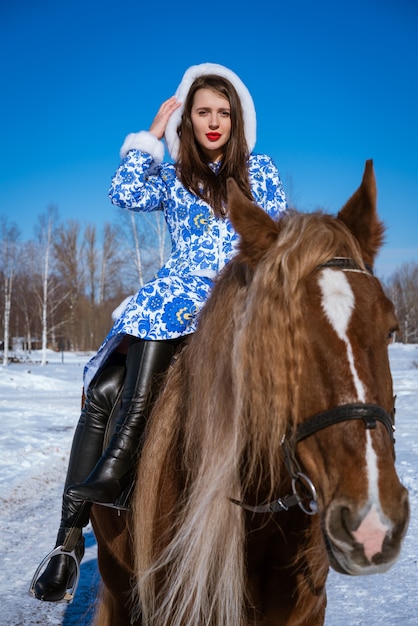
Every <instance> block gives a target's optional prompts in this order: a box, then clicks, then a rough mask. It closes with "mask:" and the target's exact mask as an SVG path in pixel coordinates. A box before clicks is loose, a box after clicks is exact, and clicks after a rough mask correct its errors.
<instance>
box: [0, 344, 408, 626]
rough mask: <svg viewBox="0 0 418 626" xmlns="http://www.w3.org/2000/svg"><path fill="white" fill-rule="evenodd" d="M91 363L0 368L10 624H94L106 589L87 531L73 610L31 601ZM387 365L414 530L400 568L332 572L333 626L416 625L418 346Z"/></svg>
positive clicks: (0, 589) (3, 570)
mask: <svg viewBox="0 0 418 626" xmlns="http://www.w3.org/2000/svg"><path fill="white" fill-rule="evenodd" d="M87 358H88V355H85V354H81V355H75V354H70V353H65V354H64V355H61V353H53V352H50V353H49V354H48V364H47V365H46V366H45V367H41V366H40V365H39V355H38V354H37V353H32V355H31V359H32V362H29V361H28V362H26V363H21V364H12V365H9V366H8V367H1V366H0V520H1V521H0V529H1V530H0V563H1V566H0V622H1V623H2V624H7V626H32V625H35V624H42V626H48V625H59V624H61V625H63V626H76V625H77V626H84V625H85V626H87V625H88V624H90V620H91V616H92V610H93V606H94V602H95V597H96V593H97V588H98V582H99V574H98V570H97V560H96V544H95V539H94V536H93V533H92V531H91V528H90V527H88V528H87V529H86V532H85V536H86V544H87V551H86V556H85V558H84V559H83V561H82V565H81V580H80V585H79V588H78V591H77V594H76V598H75V600H74V602H73V603H72V604H71V605H63V604H50V603H47V602H38V601H37V600H35V599H33V598H32V597H30V596H29V594H28V588H29V584H30V581H31V578H32V575H33V573H34V571H35V568H36V567H37V565H38V563H39V562H40V560H41V559H42V558H43V557H44V556H45V554H46V553H47V552H48V551H49V550H50V549H52V547H53V545H54V540H55V534H56V529H57V526H58V522H59V516H60V501H61V489H62V485H63V481H64V477H65V472H66V465H67V460H68V455H69V449H70V445H71V440H72V435H73V432H74V428H75V425H76V422H77V419H78V415H79V409H80V395H81V380H82V371H83V366H84V363H85V362H86V360H87ZM390 359H391V365H392V373H393V379H394V387H395V392H396V394H397V416H396V421H397V432H396V439H397V444H396V446H397V448H396V449H397V467H398V472H399V475H400V477H401V480H402V482H403V483H404V484H405V486H406V487H407V488H408V489H409V494H410V501H411V522H410V527H409V531H408V535H407V537H406V540H405V543H404V547H403V551H402V553H401V556H400V558H399V561H398V562H397V563H396V564H395V565H394V566H393V568H392V569H391V570H390V571H389V572H387V573H386V574H382V575H378V576H369V577H362V578H352V577H346V576H341V575H339V574H336V573H335V572H331V574H330V576H329V579H328V585H327V588H328V610H327V617H326V626H360V625H362V626H363V625H364V626H378V625H384V626H407V625H412V624H418V584H417V583H418V543H417V537H418V345H408V346H404V345H400V344H395V345H393V346H391V347H390ZM37 360H38V363H37V362H36V361H37ZM115 626H117V625H116V624H115Z"/></svg>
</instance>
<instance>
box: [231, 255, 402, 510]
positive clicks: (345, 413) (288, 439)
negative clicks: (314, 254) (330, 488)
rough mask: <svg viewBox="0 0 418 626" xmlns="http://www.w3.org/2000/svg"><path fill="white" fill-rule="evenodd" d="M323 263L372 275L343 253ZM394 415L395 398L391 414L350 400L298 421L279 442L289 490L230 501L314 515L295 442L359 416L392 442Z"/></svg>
mask: <svg viewBox="0 0 418 626" xmlns="http://www.w3.org/2000/svg"><path fill="white" fill-rule="evenodd" d="M324 267H335V268H338V269H341V270H343V271H355V272H362V273H365V274H369V275H371V276H373V270H372V268H371V267H370V266H368V265H367V264H366V265H365V266H364V267H365V269H363V268H362V267H360V266H359V265H358V263H356V261H354V259H350V258H345V257H335V258H333V259H331V260H329V261H327V262H326V263H322V264H321V265H319V266H318V269H322V268H324ZM394 418H395V398H394V404H393V409H392V412H391V414H389V413H388V412H387V411H386V410H385V409H384V408H383V407H381V406H379V405H377V404H366V403H353V404H343V405H340V406H337V407H334V408H331V409H328V410H326V411H322V412H321V413H317V414H316V415H313V416H312V417H309V418H308V419H307V420H305V421H304V422H302V423H301V424H298V426H297V427H296V430H295V431H294V432H293V433H291V434H289V435H287V436H284V437H283V439H282V442H281V447H282V451H283V456H284V460H285V465H286V468H287V471H288V473H289V475H290V478H291V481H292V493H291V494H289V495H287V496H285V497H283V498H277V499H276V500H273V501H272V502H268V503H267V504H259V505H254V506H252V505H250V504H246V503H245V502H241V501H240V500H235V499H233V498H230V500H231V502H233V503H234V504H237V505H239V506H241V507H242V508H244V509H246V510H247V511H251V512H253V513H278V512H280V511H288V510H289V508H290V507H292V506H296V505H297V506H299V508H301V509H302V511H303V512H304V513H306V514H307V515H315V514H316V513H317V512H318V504H317V495H316V489H315V486H314V484H313V483H312V481H311V480H310V478H309V477H308V476H307V475H306V474H305V473H304V472H302V470H301V467H300V464H299V462H298V460H297V454H296V447H297V444H298V443H299V442H301V441H303V440H304V439H307V438H308V437H311V436H312V435H314V434H315V433H317V432H318V431H320V430H323V429H324V428H328V427H329V426H333V425H334V424H340V423H341V422H346V421H350V420H362V421H363V423H364V427H365V428H366V429H367V430H370V429H374V428H376V426H377V422H380V423H381V424H383V425H384V426H385V428H386V430H387V431H388V433H389V437H390V440H391V442H392V445H393V446H394V445H395V437H394V432H395V423H394V422H395V419H394ZM306 503H307V504H306Z"/></svg>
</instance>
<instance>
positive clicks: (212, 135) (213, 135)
mask: <svg viewBox="0 0 418 626" xmlns="http://www.w3.org/2000/svg"><path fill="white" fill-rule="evenodd" d="M206 137H207V138H208V139H209V141H218V139H219V138H220V137H221V133H206Z"/></svg>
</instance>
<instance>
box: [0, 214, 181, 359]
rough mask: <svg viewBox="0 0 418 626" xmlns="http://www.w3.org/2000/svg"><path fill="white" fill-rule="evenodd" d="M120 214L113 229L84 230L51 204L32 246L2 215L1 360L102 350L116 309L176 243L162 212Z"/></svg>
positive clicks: (41, 218) (90, 226)
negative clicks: (32, 353)
mask: <svg viewBox="0 0 418 626" xmlns="http://www.w3.org/2000/svg"><path fill="white" fill-rule="evenodd" d="M117 211H118V213H117V217H116V220H115V223H114V224H111V223H104V224H103V225H101V226H100V227H98V226H97V225H95V224H88V225H87V226H85V227H83V228H82V227H81V225H80V223H79V222H78V221H75V220H66V221H62V220H61V219H60V217H59V210H58V207H57V206H56V205H54V204H51V205H50V206H48V207H47V209H46V211H45V212H44V213H43V214H41V215H40V216H39V217H38V219H37V223H36V225H35V229H34V233H35V236H34V238H33V239H31V240H30V241H22V240H21V233H20V229H19V227H18V225H17V224H16V223H15V222H13V221H12V220H10V219H9V218H8V217H3V216H0V280H1V284H2V297H1V302H0V323H1V327H0V349H1V350H2V351H3V363H8V361H9V359H10V358H12V357H13V355H14V354H15V353H16V352H17V351H19V352H21V351H22V350H23V351H27V352H28V353H29V352H30V351H31V350H34V349H40V350H42V355H43V356H42V360H43V361H44V362H46V351H47V349H48V348H50V349H53V350H72V351H83V352H84V351H95V350H97V348H98V347H99V346H100V343H101V342H102V341H103V339H104V337H105V336H106V334H107V332H108V331H109V329H110V327H111V325H112V311H113V310H114V309H115V308H116V307H117V306H118V305H119V304H120V303H121V301H123V300H124V299H125V298H126V297H127V296H129V295H131V294H133V293H135V292H136V291H137V290H138V289H139V288H140V287H141V286H142V285H143V284H144V282H145V281H146V280H148V279H149V278H150V277H151V276H152V274H153V273H154V272H155V271H156V270H157V269H158V267H160V266H161V265H162V263H163V262H164V260H165V258H166V257H167V255H168V252H169V249H170V243H169V236H168V233H167V229H166V226H165V221H164V217H163V215H162V214H161V212H159V211H158V212H153V213H150V214H144V213H135V212H132V211H126V210H123V209H117Z"/></svg>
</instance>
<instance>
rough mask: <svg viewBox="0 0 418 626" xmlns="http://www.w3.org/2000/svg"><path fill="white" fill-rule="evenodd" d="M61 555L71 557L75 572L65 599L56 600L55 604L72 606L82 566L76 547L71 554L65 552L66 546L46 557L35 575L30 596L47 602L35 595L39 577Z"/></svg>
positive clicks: (54, 550)
mask: <svg viewBox="0 0 418 626" xmlns="http://www.w3.org/2000/svg"><path fill="white" fill-rule="evenodd" d="M61 554H62V555H64V556H69V557H70V558H71V559H73V561H74V563H75V572H74V573H73V574H72V576H71V578H70V581H69V587H68V588H67V590H66V592H65V594H64V597H63V598H62V599H61V600H55V601H54V604H61V603H66V604H71V602H72V601H73V600H74V596H75V592H76V591H77V586H78V581H79V580H80V564H79V562H78V559H77V556H76V553H75V547H74V548H73V549H72V550H71V551H70V552H68V550H65V548H64V545H62V546H59V547H58V548H54V549H53V550H51V552H49V553H48V554H47V555H46V557H45V558H44V559H43V560H42V561H41V563H40V564H39V566H38V568H37V570H36V572H35V574H34V575H33V578H32V582H31V584H30V587H29V594H30V595H31V596H33V597H34V598H36V600H41V601H42V602H47V600H42V598H38V596H37V595H36V594H35V585H36V582H37V580H38V578H39V576H40V575H41V573H43V571H44V569H46V566H47V565H48V563H49V561H50V560H51V559H52V557H54V556H59V555H61Z"/></svg>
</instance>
